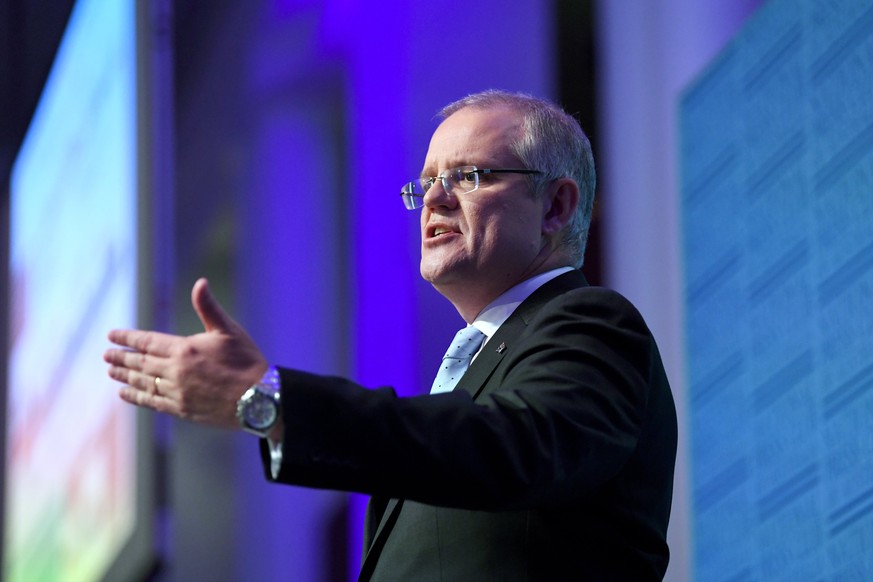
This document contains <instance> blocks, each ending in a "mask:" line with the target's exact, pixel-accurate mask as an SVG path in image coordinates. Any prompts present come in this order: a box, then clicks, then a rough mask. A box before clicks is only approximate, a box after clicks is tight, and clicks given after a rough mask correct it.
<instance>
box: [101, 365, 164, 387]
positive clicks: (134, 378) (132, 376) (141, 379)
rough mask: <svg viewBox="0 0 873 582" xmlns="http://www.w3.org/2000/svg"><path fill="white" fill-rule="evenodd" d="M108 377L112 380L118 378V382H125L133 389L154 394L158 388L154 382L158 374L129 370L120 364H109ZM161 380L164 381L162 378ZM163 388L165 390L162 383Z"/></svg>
mask: <svg viewBox="0 0 873 582" xmlns="http://www.w3.org/2000/svg"><path fill="white" fill-rule="evenodd" d="M109 377H110V378H112V379H113V380H118V381H119V382H122V383H124V384H127V385H128V386H129V387H130V388H132V389H134V390H139V391H141V392H146V393H148V394H154V393H155V392H157V389H158V383H157V382H155V378H159V376H151V375H149V374H143V373H142V372H138V371H136V370H130V369H128V368H123V367H121V366H110V367H109ZM161 381H164V379H162V380H161ZM163 388H164V389H165V390H166V384H164V386H163Z"/></svg>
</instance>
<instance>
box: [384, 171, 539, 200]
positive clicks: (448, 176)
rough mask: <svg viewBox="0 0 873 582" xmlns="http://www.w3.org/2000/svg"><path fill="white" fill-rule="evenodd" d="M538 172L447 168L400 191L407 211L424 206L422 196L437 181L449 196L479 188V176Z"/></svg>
mask: <svg viewBox="0 0 873 582" xmlns="http://www.w3.org/2000/svg"><path fill="white" fill-rule="evenodd" d="M540 173H541V172H540V171H539V170H527V169H517V168H490V169H486V168H482V169H480V168H477V167H476V166H461V167H459V168H449V169H448V170H446V171H444V172H442V173H441V174H440V175H438V176H433V177H424V178H418V179H417V180H413V181H411V182H407V183H406V184H404V186H403V188H402V189H401V190H400V196H401V197H402V198H403V204H404V205H405V206H406V208H407V209H408V210H415V209H416V208H421V207H422V206H424V195H425V194H426V193H427V191H428V190H430V188H431V186H433V185H434V183H435V182H436V181H437V180H440V181H442V184H443V190H445V191H446V194H448V195H449V196H458V195H459V194H469V193H470V192H473V191H475V190H476V189H477V188H479V176H481V175H483V174H540Z"/></svg>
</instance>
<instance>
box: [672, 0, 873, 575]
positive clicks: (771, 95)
mask: <svg viewBox="0 0 873 582" xmlns="http://www.w3.org/2000/svg"><path fill="white" fill-rule="evenodd" d="M680 112H681V113H680V122H681V128H680V131H681V141H682V146H681V147H682V151H681V159H682V189H683V192H682V207H683V211H682V230H683V233H682V234H683V247H684V258H685V277H686V279H685V282H684V289H685V304H686V341H687V361H688V379H689V407H690V408H689V410H690V419H691V447H690V449H691V457H692V504H693V531H694V535H695V540H694V572H695V579H697V580H706V581H709V580H873V0H771V1H770V2H768V3H767V4H766V5H764V6H763V7H762V8H761V9H760V10H759V11H758V12H757V13H756V14H755V15H754V16H753V18H752V19H750V21H749V22H748V23H747V25H746V26H745V27H744V29H743V30H742V31H741V32H740V34H739V35H738V36H737V37H736V38H735V39H734V40H733V41H732V42H731V43H730V44H729V45H728V46H727V47H726V48H725V50H724V51H723V52H722V53H721V54H720V55H719V56H718V57H717V58H716V59H715V60H714V61H713V63H712V64H711V65H710V66H709V67H708V69H707V70H706V71H705V72H704V73H703V74H702V75H701V76H700V77H699V78H698V79H697V80H696V82H695V83H694V84H693V85H692V86H691V87H690V88H689V89H688V90H687V91H686V93H685V95H684V97H683V99H682V103H681V107H680Z"/></svg>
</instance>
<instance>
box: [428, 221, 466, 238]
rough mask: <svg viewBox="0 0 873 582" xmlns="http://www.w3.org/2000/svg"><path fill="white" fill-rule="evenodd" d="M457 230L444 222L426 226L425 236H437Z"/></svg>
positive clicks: (454, 232)
mask: <svg viewBox="0 0 873 582" xmlns="http://www.w3.org/2000/svg"><path fill="white" fill-rule="evenodd" d="M457 233H458V231H457V230H456V229H454V228H452V227H451V226H447V225H445V224H435V225H432V226H429V227H428V228H427V232H426V235H427V237H426V238H437V237H439V236H442V235H445V234H457Z"/></svg>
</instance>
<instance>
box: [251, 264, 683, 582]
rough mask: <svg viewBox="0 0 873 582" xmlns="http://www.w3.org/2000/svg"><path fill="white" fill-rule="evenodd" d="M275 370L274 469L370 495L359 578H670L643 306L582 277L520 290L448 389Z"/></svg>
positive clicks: (667, 416) (654, 374)
mask: <svg viewBox="0 0 873 582" xmlns="http://www.w3.org/2000/svg"><path fill="white" fill-rule="evenodd" d="M281 378H282V409H283V418H284V422H285V438H284V441H283V443H284V444H283V461H282V467H281V470H280V473H279V475H278V481H282V482H286V483H292V484H297V485H305V486H310V487H321V488H331V489H342V490H350V491H361V492H365V493H369V494H371V495H372V496H373V498H372V501H371V507H370V511H369V515H368V524H367V532H366V534H365V537H366V548H365V549H366V550H367V554H366V556H365V559H364V564H363V567H362V572H361V580H374V581H376V580H404V581H405V580H415V581H429V580H446V581H458V580H461V581H463V580H534V581H539V580H657V579H660V578H662V577H663V574H664V571H665V569H666V567H667V561H668V550H667V544H666V532H667V522H668V519H669V514H670V503H671V496H672V485H673V465H674V461H675V455H676V415H675V409H674V405H673V399H672V396H671V393H670V388H669V385H668V383H667V378H666V375H665V373H664V368H663V365H662V363H661V358H660V356H659V354H658V350H657V347H656V345H655V341H654V339H653V338H652V336H651V333H650V332H649V330H648V328H647V327H646V324H645V322H644V321H643V319H642V317H641V316H640V315H639V313H638V312H637V310H636V309H635V308H634V307H633V306H632V305H631V304H630V303H629V302H628V301H627V300H626V299H624V298H623V297H621V296H620V295H619V294H617V293H615V292H613V291H609V290H606V289H601V288H593V287H588V286H587V284H586V283H585V280H584V278H583V276H582V275H581V273H580V272H578V271H573V272H570V273H567V274H565V275H562V276H560V277H558V278H556V279H554V280H552V281H550V282H549V283H547V284H546V285H544V286H543V287H541V288H540V289H538V290H537V291H536V292H535V293H534V294H533V295H531V296H530V297H529V298H528V299H527V300H526V301H524V302H523V303H522V304H521V305H520V306H519V308H518V309H517V310H516V311H515V312H514V313H513V314H512V315H511V316H510V317H509V319H508V320H507V321H506V322H505V323H504V324H503V325H502V326H501V327H500V329H498V330H497V332H496V333H495V334H494V336H493V337H492V338H491V339H490V340H489V341H488V343H487V344H486V345H485V346H484V348H483V349H482V351H481V352H480V353H479V355H478V356H477V358H476V360H475V361H474V362H473V364H472V365H471V366H470V368H469V370H467V373H466V374H465V375H464V377H463V378H462V379H461V381H460V383H459V384H458V386H457V387H456V388H455V390H454V392H452V393H450V394H438V395H426V396H420V397H412V398H398V397H397V396H396V395H395V393H394V391H393V390H392V389H390V388H379V389H376V390H367V389H364V388H362V387H360V386H358V385H356V384H354V383H352V382H349V381H347V380H344V379H341V378H332V377H324V376H315V375H311V374H307V373H303V372H298V371H292V370H284V369H283V370H281ZM266 452H267V451H266V446H265V445H262V453H263V454H264V458H265V467H266V469H267V476H268V478H269V477H270V475H269V457H268V455H267V454H266Z"/></svg>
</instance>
